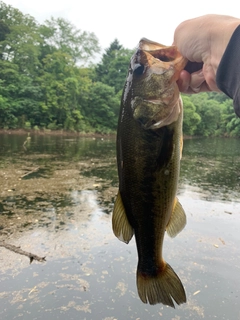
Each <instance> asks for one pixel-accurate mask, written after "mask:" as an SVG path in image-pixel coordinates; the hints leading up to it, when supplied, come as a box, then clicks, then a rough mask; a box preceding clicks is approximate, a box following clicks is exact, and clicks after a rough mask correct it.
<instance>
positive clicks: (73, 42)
mask: <svg viewBox="0 0 240 320" xmlns="http://www.w3.org/2000/svg"><path fill="white" fill-rule="evenodd" d="M40 32H41V35H42V37H43V38H44V46H45V50H46V48H47V50H48V51H47V53H53V51H55V50H60V51H61V52H63V53H65V54H67V55H69V56H70V57H71V58H72V59H73V61H74V63H80V64H86V63H88V62H90V61H91V60H92V59H93V58H94V55H95V54H96V53H98V52H100V47H99V44H98V39H97V37H96V36H95V34H94V33H92V32H87V31H81V30H79V29H77V28H76V27H75V26H74V25H73V24H71V23H70V22H69V21H67V20H66V19H63V18H56V19H55V18H53V17H52V18H51V19H50V20H46V21H45V23H44V25H42V26H41V27H40Z"/></svg>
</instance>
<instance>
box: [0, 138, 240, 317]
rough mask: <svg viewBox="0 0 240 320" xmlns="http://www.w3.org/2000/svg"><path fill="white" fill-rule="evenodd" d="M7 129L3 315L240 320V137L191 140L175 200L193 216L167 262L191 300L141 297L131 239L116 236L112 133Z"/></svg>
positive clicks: (1, 178)
mask: <svg viewBox="0 0 240 320" xmlns="http://www.w3.org/2000/svg"><path fill="white" fill-rule="evenodd" d="M30 138H31V139H27V135H26V136H24V135H23V136H17V135H13V134H12V135H7V134H6V135H1V136H0V186H1V191H0V240H3V239H4V240H6V242H8V243H11V244H15V245H21V248H22V249H23V250H26V251H30V252H32V253H36V254H38V255H39V256H46V259H47V261H46V262H45V263H38V262H35V261H34V262H33V263H32V264H31V265H29V259H28V258H27V257H24V256H20V255H16V254H15V253H12V252H10V251H7V250H6V249H4V248H0V277H1V287H0V319H9V320H10V319H11V320H12V319H29V320H30V319H31V320H32V319H46V318H47V319H50V318H51V319H62V320H63V319H64V320H65V319H81V320H84V319H86V320H90V319H91V320H92V319H94V320H95V319H103V320H114V319H117V320H126V319H135V320H149V319H164V320H168V319H172V320H180V319H182V320H185V319H196V320H198V319H228V320H236V319H240V309H239V303H240V289H239V288H240V278H239V272H240V251H239V248H238V246H239V243H240V234H239V229H240V209H239V208H240V207H239V205H240V203H239V194H240V171H239V163H240V140H237V139H192V140H186V141H184V152H183V159H182V170H181V177H180V185H179V200H180V202H181V203H182V205H183V207H184V209H185V211H186V214H187V218H188V223H187V226H186V228H185V229H184V230H183V231H182V232H181V234H179V235H178V236H177V237H176V238H174V239H170V238H169V237H168V236H167V235H166V237H165V242H164V257H165V259H166V260H167V262H168V263H169V264H170V265H171V266H172V267H173V268H174V270H175V271H176V272H177V274H178V275H179V277H180V278H181V280H182V282H183V285H184V287H185V290H186V294H187V299H188V302H187V303H186V304H184V305H181V306H176V309H172V308H169V307H166V306H162V305H156V306H149V305H145V304H143V303H142V302H141V301H140V300H139V298H138V294H137V289H136V283H135V282H136V279H135V273H136V265H137V254H136V248H135V242H134V240H132V241H131V242H130V243H129V244H128V245H126V244H124V243H122V242H120V241H119V240H118V239H116V238H115V237H114V236H113V234H112V230H111V212H112V208H113V203H114V199H115V196H116V192H117V186H118V179H117V172H116V159H115V140H114V139H101V138H97V139H93V138H69V137H63V136H61V137H56V136H47V135H44V136H41V135H35V136H31V137H30Z"/></svg>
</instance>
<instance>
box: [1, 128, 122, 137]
mask: <svg viewBox="0 0 240 320" xmlns="http://www.w3.org/2000/svg"><path fill="white" fill-rule="evenodd" d="M0 134H9V135H11V134H16V135H28V134H30V135H33V134H34V135H52V136H71V137H95V138H98V137H99V138H102V137H114V136H115V135H116V134H115V133H110V134H103V133H94V132H74V131H65V130H50V129H42V130H40V129H39V130H34V129H0Z"/></svg>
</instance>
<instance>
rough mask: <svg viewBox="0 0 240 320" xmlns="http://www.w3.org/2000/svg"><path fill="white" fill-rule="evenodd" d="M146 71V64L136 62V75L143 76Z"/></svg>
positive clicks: (134, 70)
mask: <svg viewBox="0 0 240 320" xmlns="http://www.w3.org/2000/svg"><path fill="white" fill-rule="evenodd" d="M143 73H144V65H143V64H140V63H136V64H135V66H134V68H133V74H134V75H136V76H141V75H142V74H143Z"/></svg>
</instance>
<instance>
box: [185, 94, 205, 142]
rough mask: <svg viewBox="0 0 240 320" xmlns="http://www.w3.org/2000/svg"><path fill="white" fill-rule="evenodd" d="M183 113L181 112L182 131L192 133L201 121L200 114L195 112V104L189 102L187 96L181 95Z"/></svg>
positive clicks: (186, 133)
mask: <svg viewBox="0 0 240 320" xmlns="http://www.w3.org/2000/svg"><path fill="white" fill-rule="evenodd" d="M182 99H183V105H184V113H183V133H184V134H185V135H190V136H192V135H194V134H195V132H196V130H197V126H198V124H199V123H200V121H201V117H200V115H199V114H198V113H197V112H196V107H195V105H194V104H193V103H192V102H191V99H190V97H189V96H182Z"/></svg>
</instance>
